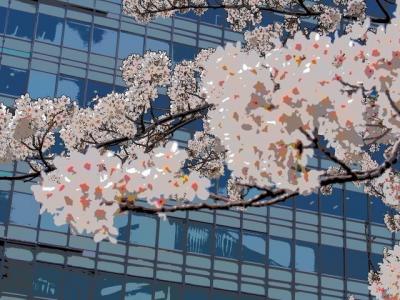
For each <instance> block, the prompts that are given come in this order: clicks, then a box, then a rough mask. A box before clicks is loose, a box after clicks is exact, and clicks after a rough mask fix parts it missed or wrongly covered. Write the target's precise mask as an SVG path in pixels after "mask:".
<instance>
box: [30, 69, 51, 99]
mask: <svg viewBox="0 0 400 300" xmlns="http://www.w3.org/2000/svg"><path fill="white" fill-rule="evenodd" d="M55 86H56V75H54V74H49V73H44V72H39V71H35V70H31V71H30V74H29V83H28V93H29V94H30V96H31V97H32V98H34V99H36V98H44V97H50V98H52V97H54V89H55Z"/></svg>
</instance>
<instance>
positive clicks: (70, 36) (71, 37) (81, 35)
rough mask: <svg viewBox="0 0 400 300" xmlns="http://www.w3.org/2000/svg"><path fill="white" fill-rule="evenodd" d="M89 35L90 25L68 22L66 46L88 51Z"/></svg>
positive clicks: (65, 38) (65, 35) (65, 33)
mask: <svg viewBox="0 0 400 300" xmlns="http://www.w3.org/2000/svg"><path fill="white" fill-rule="evenodd" d="M89 35H90V27H89V24H87V23H84V22H78V21H71V20H68V21H67V23H66V26H65V31H64V46H67V47H71V48H75V49H79V50H84V51H87V50H88V46H89Z"/></svg>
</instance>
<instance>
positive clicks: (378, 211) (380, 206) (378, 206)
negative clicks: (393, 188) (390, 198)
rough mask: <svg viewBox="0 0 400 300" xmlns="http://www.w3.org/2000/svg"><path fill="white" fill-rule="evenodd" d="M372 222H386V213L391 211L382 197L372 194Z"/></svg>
mask: <svg viewBox="0 0 400 300" xmlns="http://www.w3.org/2000/svg"><path fill="white" fill-rule="evenodd" d="M369 203H370V212H371V222H375V223H379V224H384V223H385V222H384V217H385V214H388V213H389V212H390V208H389V206H387V205H385V204H384V203H383V202H382V200H381V199H379V198H377V197H372V196H370V202H369Z"/></svg>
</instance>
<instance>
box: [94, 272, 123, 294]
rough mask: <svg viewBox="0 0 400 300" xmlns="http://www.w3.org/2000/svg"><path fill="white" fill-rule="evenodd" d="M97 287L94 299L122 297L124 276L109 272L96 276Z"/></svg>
mask: <svg viewBox="0 0 400 300" xmlns="http://www.w3.org/2000/svg"><path fill="white" fill-rule="evenodd" d="M95 281H96V287H95V291H94V298H93V299H110V300H113V299H121V296H122V291H123V285H122V278H119V277H113V276H112V275H109V274H107V275H106V274H104V275H98V276H97V277H96V280H95Z"/></svg>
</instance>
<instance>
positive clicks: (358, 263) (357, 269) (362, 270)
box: [346, 249, 368, 281]
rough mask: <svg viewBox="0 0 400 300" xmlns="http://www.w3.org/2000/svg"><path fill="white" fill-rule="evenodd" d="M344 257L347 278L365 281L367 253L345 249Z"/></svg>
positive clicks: (366, 276)
mask: <svg viewBox="0 0 400 300" xmlns="http://www.w3.org/2000/svg"><path fill="white" fill-rule="evenodd" d="M346 255H347V257H346V274H347V276H349V277H351V278H356V279H360V280H365V281H366V280H367V278H368V255H367V252H366V251H357V250H352V249H347V251H346Z"/></svg>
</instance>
